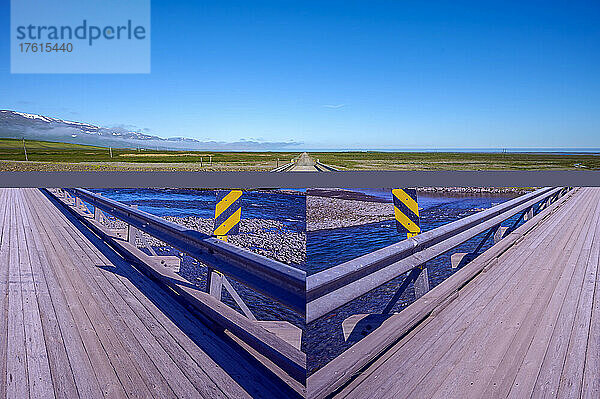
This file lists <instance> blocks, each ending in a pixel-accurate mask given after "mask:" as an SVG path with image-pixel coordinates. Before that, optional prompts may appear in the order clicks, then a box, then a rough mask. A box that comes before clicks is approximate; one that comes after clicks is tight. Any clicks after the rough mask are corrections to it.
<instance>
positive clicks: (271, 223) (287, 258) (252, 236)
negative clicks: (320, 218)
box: [109, 216, 306, 266]
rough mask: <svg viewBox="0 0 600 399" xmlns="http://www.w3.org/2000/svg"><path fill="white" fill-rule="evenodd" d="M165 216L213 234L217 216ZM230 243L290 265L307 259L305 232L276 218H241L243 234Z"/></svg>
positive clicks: (150, 239) (157, 242)
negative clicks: (214, 217)
mask: <svg viewBox="0 0 600 399" xmlns="http://www.w3.org/2000/svg"><path fill="white" fill-rule="evenodd" d="M164 219H166V220H168V221H170V222H174V223H177V224H179V225H182V226H185V227H187V228H189V229H193V230H197V231H199V232H201V233H204V234H211V233H212V230H213V227H214V219H208V218H200V217H196V216H187V217H173V216H166V217H164ZM109 223H110V227H112V228H119V227H125V224H124V223H122V222H120V221H117V220H111V221H110V222H109ZM144 237H145V238H146V240H147V242H148V243H149V244H150V245H151V246H152V247H158V248H162V247H165V246H166V245H165V243H163V242H162V241H160V240H158V239H156V238H154V237H152V236H150V235H148V234H146V233H144ZM228 242H229V243H231V244H233V245H237V246H239V247H241V248H246V249H249V250H251V251H252V252H255V253H258V254H260V255H264V256H267V257H269V258H272V259H276V260H278V261H280V262H283V263H287V264H291V265H296V266H297V265H302V264H304V262H305V260H306V234H305V233H299V232H295V231H292V230H290V229H288V228H286V226H285V225H284V224H283V223H282V222H280V221H277V220H269V219H242V220H241V221H240V234H239V235H232V236H229V237H228ZM142 244H143V243H142V240H141V239H138V246H142Z"/></svg>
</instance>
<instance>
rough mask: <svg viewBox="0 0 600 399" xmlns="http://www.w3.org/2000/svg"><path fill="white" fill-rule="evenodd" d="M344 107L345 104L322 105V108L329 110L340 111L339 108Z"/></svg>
mask: <svg viewBox="0 0 600 399" xmlns="http://www.w3.org/2000/svg"><path fill="white" fill-rule="evenodd" d="M345 106H346V104H325V105H323V107H324V108H329V109H340V108H344V107H345Z"/></svg>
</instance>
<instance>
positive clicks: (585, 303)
mask: <svg viewBox="0 0 600 399" xmlns="http://www.w3.org/2000/svg"><path fill="white" fill-rule="evenodd" d="M594 191H595V193H596V196H595V201H597V202H600V195H599V194H600V190H598V189H595V190H594ZM594 227H595V233H594V238H593V240H592V248H591V255H590V259H589V261H588V265H587V270H586V273H585V281H584V284H583V291H582V293H581V296H580V298H579V304H578V306H577V315H576V317H575V325H574V327H573V333H572V334H571V337H570V339H569V348H568V349H567V357H566V360H565V364H564V366H563V370H562V375H561V380H560V386H559V389H558V397H562V398H567V397H568V398H573V397H577V396H579V395H580V393H581V391H582V384H584V368H585V367H586V365H587V362H586V358H585V355H584V354H585V353H586V352H587V351H588V350H589V351H594V350H597V348H600V346H596V347H594V346H593V345H592V346H590V345H588V342H589V341H590V339H593V338H591V335H592V334H593V331H590V325H591V320H592V312H593V305H594V292H595V288H596V282H597V280H598V263H599V262H598V259H599V257H600V223H596V225H595V226H592V228H594ZM599 372H600V367H598V368H596V380H598V379H599V378H598V374H597V373H599ZM598 396H600V393H599V394H598Z"/></svg>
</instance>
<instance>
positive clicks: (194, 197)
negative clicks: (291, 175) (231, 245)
mask: <svg viewBox="0 0 600 399" xmlns="http://www.w3.org/2000/svg"><path fill="white" fill-rule="evenodd" d="M93 191H94V192H96V193H99V194H102V195H103V196H105V197H107V198H111V199H114V200H116V201H119V202H122V203H125V204H128V205H138V209H140V210H142V211H144V212H148V213H151V214H153V215H156V216H161V217H169V216H171V217H178V218H185V217H190V216H192V217H197V218H202V219H211V218H214V212H215V203H216V192H215V191H213V190H187V189H95V190H93ZM241 201H242V223H244V219H252V220H254V219H260V220H262V221H264V220H266V221H269V220H272V221H277V222H280V223H283V225H284V227H283V229H282V228H280V227H279V226H278V225H276V226H274V227H273V228H269V227H267V228H265V227H263V225H264V224H265V223H264V222H253V221H252V220H249V221H247V223H249V224H250V226H254V227H256V226H258V227H260V229H259V230H254V229H251V230H253V231H247V232H244V230H243V229H240V235H239V236H238V237H236V238H239V239H241V241H243V242H246V243H253V242H256V241H257V237H256V236H257V235H264V239H265V240H267V241H272V242H276V243H278V242H279V243H281V242H282V241H283V243H282V246H286V247H289V248H301V251H302V252H305V251H306V249H305V244H304V239H303V238H302V240H301V241H299V242H297V243H294V244H295V245H293V246H292V244H291V243H289V242H288V241H286V239H288V238H289V237H291V239H298V238H299V237H300V236H302V237H303V236H304V232H305V230H306V200H305V196H304V195H297V194H288V193H283V192H279V191H276V190H274V191H260V192H259V191H245V192H244V195H243V196H242V199H241ZM176 222H177V221H176ZM290 232H291V233H290ZM277 234H279V235H280V237H281V238H279V240H275V239H271V238H273V236H274V235H277ZM245 235H246V237H244V236H245ZM258 240H259V241H260V237H258ZM233 241H236V240H235V239H234V238H231V239H230V242H233ZM244 247H246V248H247V249H255V248H254V246H253V245H245V246H244ZM154 249H155V251H156V252H157V253H158V254H159V255H177V256H180V257H181V259H182V261H181V269H180V272H179V274H180V275H181V276H182V277H184V278H185V279H187V280H188V281H190V282H191V283H193V284H195V285H196V286H198V289H200V290H205V289H206V276H207V268H206V267H205V266H204V265H202V264H201V263H199V262H198V261H196V260H195V259H193V258H192V257H190V256H188V255H185V254H183V253H180V252H179V251H176V250H174V249H172V248H170V247H154ZM289 250H290V249H288V251H289ZM294 250H295V249H294ZM299 250H300V249H299ZM265 255H266V256H269V255H267V254H265ZM302 257H303V258H305V256H302ZM294 266H295V267H299V268H302V269H304V268H305V264H304V263H301V264H294ZM229 280H230V282H231V284H232V285H233V286H234V288H235V289H236V291H237V292H238V293H239V295H240V296H241V297H242V298H243V300H244V302H245V303H246V304H247V305H248V307H249V308H250V309H251V311H252V312H253V314H254V315H255V316H256V318H257V319H258V320H285V321H289V322H291V323H293V324H295V325H297V326H299V327H301V328H302V327H303V326H304V320H303V318H302V317H301V316H299V315H297V314H295V313H293V312H292V311H291V310H288V309H287V308H285V307H283V306H282V305H279V304H278V303H277V302H275V301H273V300H272V299H270V298H267V297H266V296H264V295H262V294H260V293H258V292H256V291H254V290H252V289H250V288H248V287H246V286H245V285H243V284H241V283H238V282H237V281H235V280H232V279H229ZM223 301H224V302H225V303H227V304H228V305H230V306H232V307H233V308H235V309H236V310H238V311H240V308H239V307H238V306H237V305H236V304H235V302H234V301H233V298H232V297H231V296H230V295H229V293H228V292H227V291H226V290H223Z"/></svg>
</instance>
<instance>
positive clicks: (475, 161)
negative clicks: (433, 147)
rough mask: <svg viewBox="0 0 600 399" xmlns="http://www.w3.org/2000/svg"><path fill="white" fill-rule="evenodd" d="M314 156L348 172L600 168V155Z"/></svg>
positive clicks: (440, 154)
mask: <svg viewBox="0 0 600 399" xmlns="http://www.w3.org/2000/svg"><path fill="white" fill-rule="evenodd" d="M310 155H311V156H312V157H313V158H315V159H318V160H319V161H320V162H322V163H324V164H328V165H333V166H337V167H339V168H341V169H347V170H547V169H555V170H556V169H600V154H570V155H564V154H559V153H550V152H547V153H464V152H376V151H365V152H358V151H357V152H324V153H317V152H311V154H310Z"/></svg>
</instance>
